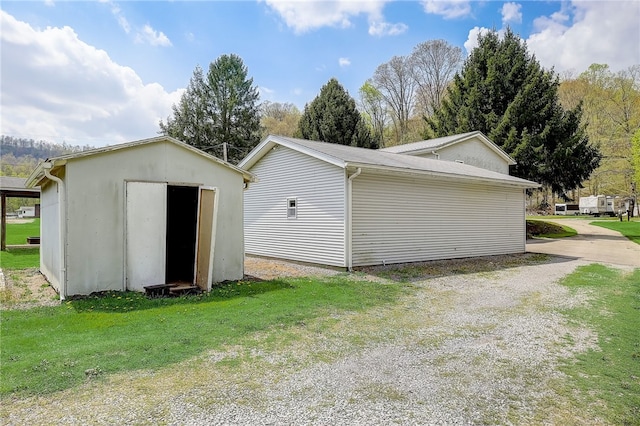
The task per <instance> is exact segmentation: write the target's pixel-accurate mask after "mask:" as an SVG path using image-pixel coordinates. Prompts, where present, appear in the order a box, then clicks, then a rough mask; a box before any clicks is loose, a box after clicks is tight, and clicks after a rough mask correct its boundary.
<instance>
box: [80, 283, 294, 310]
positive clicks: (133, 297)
mask: <svg viewBox="0 0 640 426" xmlns="http://www.w3.org/2000/svg"><path fill="white" fill-rule="evenodd" d="M293 288H295V284H294V283H292V282H291V281H286V282H285V281H282V280H270V281H253V280H251V281H249V280H247V281H245V280H242V281H226V282H224V283H220V284H217V285H216V286H214V287H213V288H212V289H211V291H210V292H208V293H200V294H195V295H184V296H179V297H153V298H150V297H147V296H146V295H145V294H144V293H139V292H134V291H126V292H122V291H104V292H99V293H92V294H90V295H88V296H78V297H74V298H72V299H70V300H69V302H68V303H69V305H70V306H71V307H72V308H73V309H74V310H76V311H77V312H89V311H90V312H115V313H125V312H131V311H139V310H144V309H154V308H159V307H166V306H173V305H191V304H199V303H209V302H219V301H224V300H231V299H235V298H240V297H256V296H258V295H260V294H265V293H268V292H272V291H279V290H285V289H293Z"/></svg>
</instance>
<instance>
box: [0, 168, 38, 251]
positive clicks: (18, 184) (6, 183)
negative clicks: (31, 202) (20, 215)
mask: <svg viewBox="0 0 640 426" xmlns="http://www.w3.org/2000/svg"><path fill="white" fill-rule="evenodd" d="M26 181H27V179H26V178H20V177H9V176H0V198H1V202H2V206H1V208H0V210H1V212H0V214H1V215H2V219H1V222H2V223H1V225H0V226H1V227H2V231H1V232H2V235H1V237H0V250H2V251H5V250H6V249H7V238H6V236H7V198H40V188H39V187H36V188H27V187H25V183H26Z"/></svg>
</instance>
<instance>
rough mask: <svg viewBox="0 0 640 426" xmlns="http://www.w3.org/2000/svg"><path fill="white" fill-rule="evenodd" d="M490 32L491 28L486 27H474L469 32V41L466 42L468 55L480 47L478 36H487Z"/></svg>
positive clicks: (465, 46)
mask: <svg viewBox="0 0 640 426" xmlns="http://www.w3.org/2000/svg"><path fill="white" fill-rule="evenodd" d="M489 31H490V30H489V28H485V27H473V28H471V29H470V30H469V35H468V37H467V41H465V42H464V48H465V49H466V51H467V55H469V54H471V51H472V50H473V49H474V48H476V47H478V36H481V35H485V34H486V33H487V32H489Z"/></svg>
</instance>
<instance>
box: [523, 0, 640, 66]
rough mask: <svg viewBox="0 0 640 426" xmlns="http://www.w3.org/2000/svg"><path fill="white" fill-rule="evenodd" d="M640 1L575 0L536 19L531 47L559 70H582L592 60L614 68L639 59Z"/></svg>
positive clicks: (529, 42)
mask: <svg viewBox="0 0 640 426" xmlns="http://www.w3.org/2000/svg"><path fill="white" fill-rule="evenodd" d="M638 22H640V2H637V1H616V2H604V1H572V2H571V3H570V4H564V5H563V7H562V9H561V10H560V11H559V12H556V13H554V14H552V15H551V16H542V17H539V18H537V19H536V20H535V21H534V28H535V30H534V32H533V33H532V34H530V35H529V38H528V39H527V46H528V47H529V51H530V52H532V53H534V54H535V55H536V58H537V59H538V60H539V61H540V63H541V64H542V65H543V66H544V67H546V68H551V67H554V68H555V70H556V71H558V72H561V71H566V70H576V71H578V72H582V71H584V70H586V69H587V68H588V67H589V65H591V64H592V63H605V64H608V65H609V66H611V68H612V69H613V70H619V69H624V68H627V67H629V66H631V65H633V64H639V63H640V48H639V47H638V43H639V42H640V27H639V26H638Z"/></svg>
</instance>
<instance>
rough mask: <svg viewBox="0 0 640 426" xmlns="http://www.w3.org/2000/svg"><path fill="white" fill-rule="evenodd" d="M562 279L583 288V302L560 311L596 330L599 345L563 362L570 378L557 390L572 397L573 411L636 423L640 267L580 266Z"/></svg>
mask: <svg viewBox="0 0 640 426" xmlns="http://www.w3.org/2000/svg"><path fill="white" fill-rule="evenodd" d="M562 284H563V285H565V286H567V287H568V288H569V289H570V290H571V291H586V292H588V294H589V302H588V303H587V305H586V306H580V307H577V308H572V309H568V310H566V311H565V312H563V313H564V314H565V315H566V316H567V317H568V318H569V320H570V321H571V322H573V323H574V324H578V325H581V326H585V327H587V328H589V329H592V330H594V331H595V332H596V333H597V340H598V341H597V344H598V349H597V350H589V351H588V352H586V353H584V354H580V355H578V357H577V358H578V359H577V362H576V361H574V360H572V361H568V362H567V363H566V364H565V365H564V366H563V367H562V370H563V372H564V373H566V374H567V375H568V376H569V380H568V381H565V382H563V385H562V386H561V389H559V391H560V392H562V393H564V394H565V395H566V396H568V397H569V398H570V399H571V400H574V403H575V411H576V412H580V411H582V410H584V411H586V412H588V411H590V410H595V412H597V413H598V415H599V416H604V419H603V422H602V424H611V425H637V424H640V269H636V270H635V272H623V271H620V270H616V269H609V268H606V267H604V266H602V265H589V266H582V267H579V268H578V269H577V270H576V271H575V272H574V273H572V274H571V275H569V276H568V277H566V278H565V279H564V280H563V282H562Z"/></svg>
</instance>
